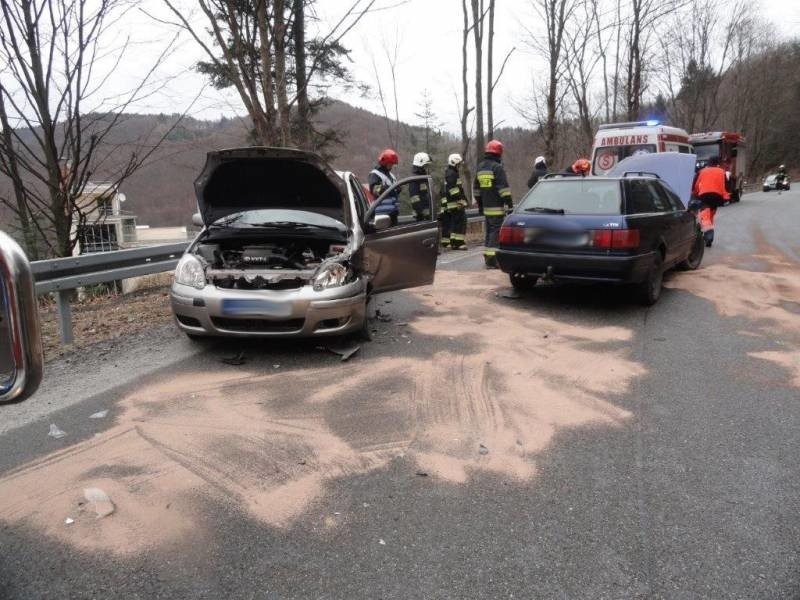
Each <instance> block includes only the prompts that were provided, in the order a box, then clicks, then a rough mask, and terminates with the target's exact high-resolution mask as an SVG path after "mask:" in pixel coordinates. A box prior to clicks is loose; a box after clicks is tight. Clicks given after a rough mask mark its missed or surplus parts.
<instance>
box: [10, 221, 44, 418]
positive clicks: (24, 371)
mask: <svg viewBox="0 0 800 600" xmlns="http://www.w3.org/2000/svg"><path fill="white" fill-rule="evenodd" d="M42 363H43V360H42V339H41V334H40V333H39V315H38V311H37V304H36V291H35V289H34V281H33V274H32V273H31V266H30V263H29V262H28V258H27V257H26V256H25V253H24V252H23V251H22V248H20V247H19V245H18V244H17V243H16V242H15V241H14V240H12V239H11V238H10V237H9V236H8V235H6V234H5V233H3V232H2V231H0V402H20V401H22V400H25V398H28V397H29V396H30V395H31V394H33V393H34V392H35V391H36V389H37V388H38V387H39V382H40V381H41V380H42Z"/></svg>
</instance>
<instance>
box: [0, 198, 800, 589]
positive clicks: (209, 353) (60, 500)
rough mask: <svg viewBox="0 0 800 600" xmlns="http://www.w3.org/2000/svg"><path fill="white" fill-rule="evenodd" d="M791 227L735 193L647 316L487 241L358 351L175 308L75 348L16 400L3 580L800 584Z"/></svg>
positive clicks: (797, 317) (218, 585)
mask: <svg viewBox="0 0 800 600" xmlns="http://www.w3.org/2000/svg"><path fill="white" fill-rule="evenodd" d="M798 222H800V191H794V190H793V191H791V192H788V193H783V194H781V195H777V194H775V193H774V192H772V193H769V194H762V193H754V194H749V195H746V196H745V197H744V200H743V202H742V203H741V204H739V205H735V206H731V207H727V208H725V209H722V210H721V211H720V213H719V217H718V225H717V228H718V231H717V235H718V238H717V242H716V243H715V246H714V247H713V248H712V249H711V250H709V252H708V253H707V256H706V261H705V262H704V265H703V267H702V268H701V269H700V270H699V271H697V272H695V273H689V274H674V275H672V276H670V277H668V280H667V282H666V284H667V288H666V289H665V290H664V294H663V296H662V298H661V300H660V302H659V303H658V304H657V305H656V306H654V307H652V308H650V309H644V308H642V307H640V306H638V305H636V304H635V303H634V302H632V301H630V300H629V299H628V297H627V294H626V292H625V290H622V289H617V288H585V287H569V286H564V287H562V286H555V287H539V288H537V289H536V290H533V291H532V292H530V293H528V294H526V295H524V296H522V297H513V296H514V294H509V293H508V292H509V291H510V290H509V288H508V287H507V282H506V280H505V279H504V278H503V277H502V276H501V274H499V273H497V272H486V271H484V270H483V269H482V266H481V263H482V260H481V258H480V255H479V253H478V252H477V249H475V250H471V251H468V252H464V253H456V252H449V253H446V254H444V255H443V256H442V257H441V258H440V273H439V275H438V276H437V282H436V284H434V286H430V287H428V288H422V289H420V290H414V291H406V292H398V293H394V294H390V295H387V296H385V297H382V298H379V299H377V300H376V303H375V305H374V306H373V307H372V310H373V312H374V310H376V309H377V310H379V311H380V313H381V315H382V317H383V318H390V319H391V320H390V321H389V320H385V321H384V320H379V319H376V320H374V321H373V328H374V330H375V333H374V337H375V339H374V341H373V342H371V343H369V344H365V345H363V346H362V347H361V349H360V351H359V352H358V354H356V355H355V356H354V357H353V358H352V359H351V360H350V361H348V362H341V361H340V360H339V357H338V356H337V355H336V354H333V353H331V352H330V351H328V350H326V349H324V347H323V348H322V349H320V348H318V346H319V343H318V342H311V343H269V344H267V343H246V344H242V343H233V342H223V343H212V344H201V345H196V344H192V343H190V342H188V341H187V340H184V339H183V338H182V336H181V335H180V334H178V333H177V332H176V331H175V330H174V329H173V328H172V327H170V328H166V329H161V330H158V331H153V332H152V333H151V334H149V335H147V336H142V337H141V338H137V339H133V340H131V343H130V345H129V346H128V347H127V348H125V349H124V350H122V351H121V350H114V349H108V350H107V351H105V350H102V349H101V350H100V351H97V350H96V351H95V352H91V353H90V352H87V353H85V354H84V355H82V356H75V357H72V358H71V360H70V362H69V363H67V362H61V363H56V364H54V365H53V366H52V367H51V368H50V370H49V372H48V373H47V375H46V377H47V378H46V381H45V384H44V386H43V388H42V390H41V392H40V393H39V394H38V395H37V396H36V397H34V398H33V399H31V400H29V401H28V402H27V403H24V404H21V405H18V406H10V407H3V408H2V410H1V411H0V418H2V421H3V422H2V427H3V429H2V434H0V499H2V502H0V548H1V549H2V550H0V552H1V553H2V555H0V598H9V599H10V598H20V599H23V598H24V599H29V598H222V597H229V598H555V597H557V598H638V597H641V598H794V597H799V596H800V565H799V564H798V549H800V548H799V547H798V544H799V543H800V519H798V508H799V506H798V504H800V469H798V461H797V457H798V456H799V455H800V268H799V267H800V241H798V238H797V223H798ZM507 296H512V297H507ZM240 353H243V354H242V355H241V356H243V358H244V360H245V362H244V364H241V365H231V364H227V363H225V362H223V359H230V358H233V357H236V356H239V355H240ZM756 355H757V356H756ZM229 362H230V361H229ZM234 362H235V361H234ZM104 410H108V411H109V412H108V413H107V414H106V415H105V416H103V417H101V418H89V416H90V415H92V414H95V413H97V412H98V411H104ZM51 423H52V424H56V425H57V426H58V427H59V428H60V429H61V430H63V431H64V432H66V435H65V436H64V437H62V438H59V439H55V438H53V437H49V436H48V435H47V434H48V430H49V427H50V424H51ZM87 487H100V488H102V489H104V490H105V491H106V492H108V494H109V496H110V497H111V500H112V501H113V502H114V503H115V505H116V511H115V512H114V513H113V514H112V515H110V516H107V517H105V518H102V519H96V518H95V516H94V514H93V513H92V511H91V507H90V506H89V505H87V504H86V503H85V501H84V498H83V494H82V490H83V488H87ZM67 518H70V519H73V520H74V522H73V523H70V524H67V523H65V519H67Z"/></svg>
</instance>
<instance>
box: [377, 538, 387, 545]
mask: <svg viewBox="0 0 800 600" xmlns="http://www.w3.org/2000/svg"><path fill="white" fill-rule="evenodd" d="M378 543H379V544H380V545H381V546H385V545H386V542H384V541H383V538H380V539H379V540H378Z"/></svg>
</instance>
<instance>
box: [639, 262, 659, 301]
mask: <svg viewBox="0 0 800 600" xmlns="http://www.w3.org/2000/svg"><path fill="white" fill-rule="evenodd" d="M663 282H664V259H663V257H662V256H661V254H660V253H659V254H657V255H656V257H655V258H654V259H653V264H652V265H651V266H650V271H648V273H647V278H646V279H645V280H644V281H643V282H642V283H640V284H639V300H640V301H641V303H642V304H644V305H645V306H652V305H653V304H655V303H656V302H658V299H659V298H660V297H661V284H662V283H663Z"/></svg>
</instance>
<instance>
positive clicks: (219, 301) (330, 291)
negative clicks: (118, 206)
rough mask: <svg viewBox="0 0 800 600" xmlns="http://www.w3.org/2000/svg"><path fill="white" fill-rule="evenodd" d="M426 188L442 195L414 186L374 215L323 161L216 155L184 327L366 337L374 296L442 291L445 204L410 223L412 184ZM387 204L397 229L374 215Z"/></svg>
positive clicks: (201, 194) (191, 253) (283, 155)
mask: <svg viewBox="0 0 800 600" xmlns="http://www.w3.org/2000/svg"><path fill="white" fill-rule="evenodd" d="M422 180H424V183H425V184H426V185H427V186H428V187H427V189H429V190H432V189H433V187H432V182H431V181H430V178H429V177H427V176H415V177H410V178H407V179H404V180H401V181H398V182H397V183H396V184H395V185H394V186H393V187H392V188H391V189H389V190H387V192H386V193H385V194H384V195H383V196H381V197H380V198H378V199H377V200H376V201H375V202H374V203H372V204H371V205H370V204H369V203H368V201H367V199H366V196H365V195H364V192H363V188H362V186H361V184H360V183H359V182H358V180H357V178H356V177H355V176H354V175H353V174H352V173H349V172H337V171H334V170H332V169H331V168H330V167H329V166H328V165H327V164H326V163H325V161H324V160H323V159H322V158H321V157H320V156H318V155H317V154H314V153H312V152H306V151H301V150H294V149H288V148H265V147H250V148H237V149H230V150H219V151H214V152H210V153H209V154H208V157H207V160H206V164H205V167H204V168H203V171H202V173H201V174H200V176H199V177H198V178H197V180H196V181H195V192H196V195H197V205H198V209H199V213H198V214H196V215H195V217H194V220H195V222H196V224H198V225H201V226H202V230H201V232H200V234H199V235H198V236H197V238H196V239H195V240H194V241H193V242H192V243H191V244H190V246H189V248H188V249H187V251H186V253H185V254H184V255H183V257H182V258H181V260H180V262H179V263H178V266H177V268H176V270H175V279H174V282H173V284H172V290H171V303H172V310H173V312H174V314H175V318H176V321H177V323H178V326H179V327H180V328H181V329H182V330H183V331H184V332H186V334H187V335H189V336H190V337H200V336H209V335H212V336H262V337H273V336H274V337H295V336H297V337H301V336H323V335H341V334H346V333H351V332H358V331H364V332H365V331H366V330H365V327H366V305H367V300H368V298H369V297H370V295H371V294H375V293H379V292H385V291H391V290H398V289H402V288H409V287H414V286H419V285H426V284H429V283H432V282H433V276H434V271H435V268H436V255H437V248H438V242H439V228H438V224H437V222H436V211H435V208H436V204H437V203H435V202H432V203H431V207H430V208H431V210H430V213H429V214H430V215H431V217H430V218H429V219H427V220H424V221H416V220H414V219H413V217H412V216H410V215H411V214H412V211H411V208H410V201H409V200H410V198H409V196H408V195H409V185H410V184H412V183H421V182H422ZM415 187H419V186H415ZM382 202H392V203H394V204H396V205H397V204H399V206H400V210H401V215H400V218H399V219H396V222H393V220H392V218H391V217H390V216H389V215H386V214H377V215H376V214H375V209H376V207H377V206H378V205H380V204H381V203H382ZM406 214H407V215H408V216H406Z"/></svg>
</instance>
